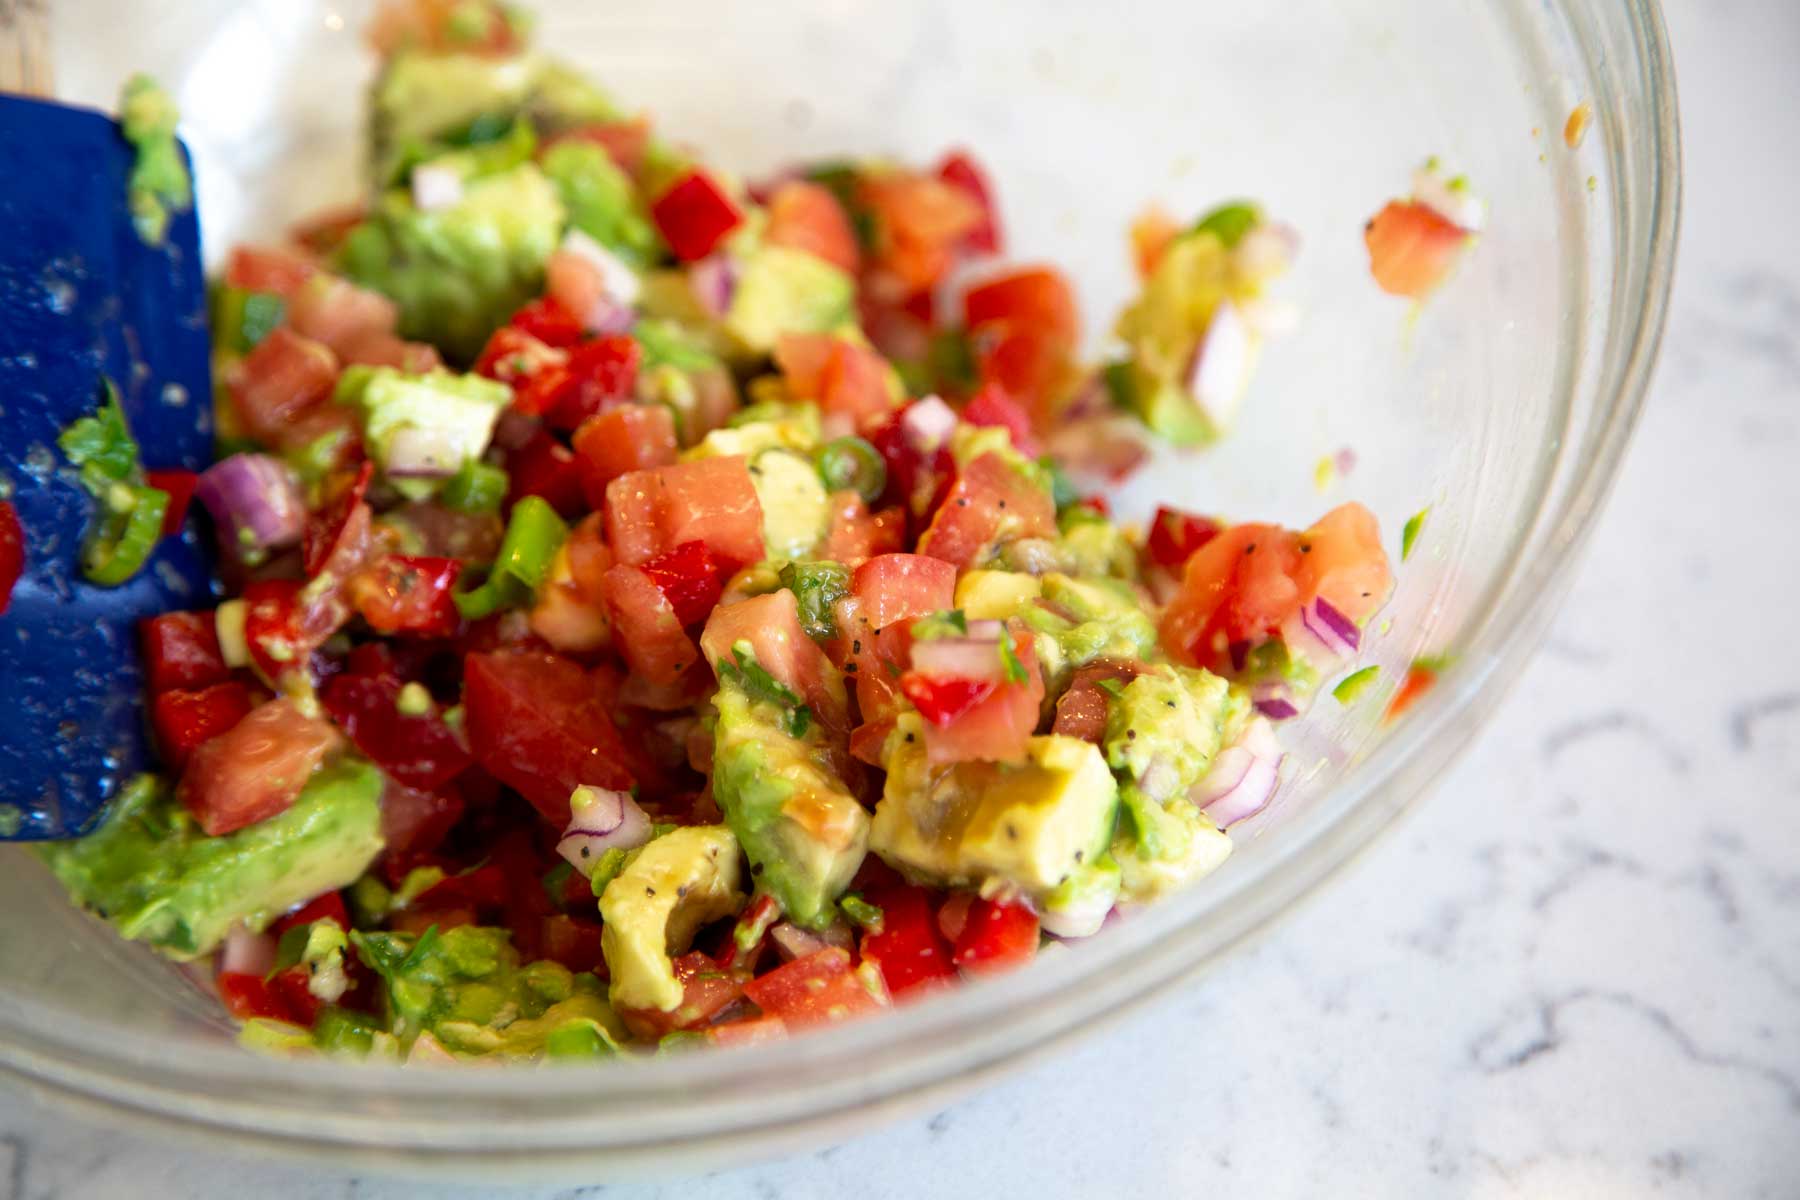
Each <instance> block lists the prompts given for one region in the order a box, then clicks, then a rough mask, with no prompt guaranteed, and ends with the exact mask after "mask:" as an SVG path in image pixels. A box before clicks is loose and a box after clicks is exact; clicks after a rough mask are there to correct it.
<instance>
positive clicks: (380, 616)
mask: <svg viewBox="0 0 1800 1200" xmlns="http://www.w3.org/2000/svg"><path fill="white" fill-rule="evenodd" d="M461 573H462V561H461V560H460V559H455V558H436V557H431V556H428V555H419V554H388V555H384V556H383V557H381V558H379V559H377V560H376V561H375V562H373V563H371V564H370V565H369V566H368V567H366V568H364V569H363V570H362V571H360V572H359V573H358V574H357V575H356V576H355V577H354V578H353V579H351V581H350V586H349V594H350V602H351V603H352V604H354V605H355V606H356V610H357V611H358V612H360V613H361V614H362V617H363V620H365V621H367V622H368V623H369V627H370V628H371V629H373V630H375V631H376V632H377V633H386V634H408V635H411V636H414V637H428V638H443V637H450V636H451V635H452V634H454V633H455V632H456V630H457V626H458V624H459V623H460V621H461V620H462V617H461V615H460V614H459V613H458V612H457V611H456V600H455V598H454V595H453V593H454V590H455V587H456V577H457V576H458V575H460V574H461Z"/></svg>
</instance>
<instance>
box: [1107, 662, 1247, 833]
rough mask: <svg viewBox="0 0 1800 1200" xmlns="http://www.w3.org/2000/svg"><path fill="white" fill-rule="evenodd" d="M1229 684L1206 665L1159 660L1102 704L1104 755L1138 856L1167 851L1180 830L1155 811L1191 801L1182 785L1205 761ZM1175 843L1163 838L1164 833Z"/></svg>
mask: <svg viewBox="0 0 1800 1200" xmlns="http://www.w3.org/2000/svg"><path fill="white" fill-rule="evenodd" d="M1230 690H1231V689H1230V687H1229V685H1228V684H1226V682H1225V681H1224V680H1223V679H1221V678H1219V677H1218V676H1217V675H1214V674H1212V673H1211V672H1210V671H1201V670H1190V669H1189V668H1186V667H1178V666H1159V667H1157V668H1155V669H1154V670H1152V671H1149V672H1147V673H1145V674H1142V675H1139V676H1138V677H1137V678H1135V679H1133V680H1132V681H1131V682H1130V683H1128V684H1126V685H1125V687H1124V689H1123V690H1122V691H1121V692H1120V693H1119V694H1118V696H1116V697H1115V698H1114V699H1113V700H1112V701H1111V702H1110V703H1109V704H1108V705H1107V710H1108V711H1107V718H1106V735H1105V739H1104V741H1103V743H1102V746H1103V749H1104V750H1105V753H1106V761H1107V764H1108V765H1109V766H1111V767H1112V769H1113V771H1114V772H1115V773H1116V774H1117V775H1118V778H1119V798H1120V801H1121V802H1122V803H1123V805H1124V806H1125V811H1126V812H1127V813H1129V814H1130V815H1131V819H1132V823H1133V826H1134V828H1135V830H1136V834H1137V839H1136V840H1137V851H1138V854H1139V855H1140V856H1142V855H1149V856H1150V857H1153V858H1160V857H1165V856H1174V855H1176V854H1177V850H1176V848H1175V846H1176V845H1179V844H1183V843H1184V839H1185V831H1184V830H1183V829H1182V828H1180V827H1171V826H1170V825H1169V823H1168V821H1167V820H1166V817H1165V814H1164V812H1163V811H1162V810H1164V809H1167V808H1170V807H1175V806H1179V807H1183V808H1187V807H1191V805H1189V803H1188V799H1187V794H1188V790H1189V789H1190V788H1192V787H1193V786H1194V784H1195V783H1197V782H1199V780H1200V777H1201V776H1202V775H1204V774H1205V773H1206V769H1207V767H1209V766H1211V765H1212V761H1213V757H1214V756H1215V755H1217V754H1218V752H1219V746H1220V745H1221V743H1222V739H1223V738H1224V736H1225V727H1226V723H1227V720H1228V718H1229V717H1230V715H1231V712H1232V705H1231V699H1230ZM1165 832H1167V833H1168V836H1169V837H1171V838H1174V839H1175V844H1174V845H1170V846H1165V845H1164V833H1165Z"/></svg>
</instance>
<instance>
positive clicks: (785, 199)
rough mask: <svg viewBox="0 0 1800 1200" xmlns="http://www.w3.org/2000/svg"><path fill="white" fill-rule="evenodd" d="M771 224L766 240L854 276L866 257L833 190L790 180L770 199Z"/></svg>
mask: <svg viewBox="0 0 1800 1200" xmlns="http://www.w3.org/2000/svg"><path fill="white" fill-rule="evenodd" d="M768 210H769V223H768V226H767V228H766V229H765V231H764V233H763V239H764V240H765V241H766V242H768V243H769V244H770V245H771V246H787V247H789V248H790V249H794V250H803V251H805V252H806V253H808V254H811V255H813V256H815V257H817V258H822V259H824V260H825V261H826V262H828V263H830V264H831V265H832V266H834V267H841V268H843V269H844V270H845V271H848V272H849V273H850V274H852V275H854V274H855V273H856V269H857V266H858V265H859V263H860V261H861V258H862V255H861V252H860V251H859V250H858V248H857V245H856V232H855V230H853V229H851V227H850V218H849V216H848V215H847V214H846V213H845V212H844V206H843V205H841V204H839V203H838V200H837V197H836V196H834V195H832V194H831V191H830V189H829V188H826V187H822V186H821V185H819V184H816V183H811V182H808V181H807V180H804V179H790V180H788V181H787V182H786V183H784V184H782V185H781V186H780V187H778V188H776V189H775V194H774V195H773V196H771V197H769V204H768Z"/></svg>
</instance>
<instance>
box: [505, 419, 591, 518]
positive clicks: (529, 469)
mask: <svg viewBox="0 0 1800 1200" xmlns="http://www.w3.org/2000/svg"><path fill="white" fill-rule="evenodd" d="M506 470H507V475H508V478H509V480H510V483H511V486H510V487H509V488H508V490H507V496H506V499H507V503H509V504H517V503H518V502H519V501H520V500H522V499H524V498H525V497H526V496H541V497H543V499H544V502H545V503H546V504H548V505H549V506H550V507H551V508H554V509H555V510H556V511H557V512H558V513H560V514H561V515H563V516H564V517H574V516H577V515H579V514H580V513H581V512H582V511H583V510H585V509H586V507H587V501H586V497H585V496H583V494H582V490H581V466H580V464H579V463H577V462H576V461H575V455H574V453H573V452H572V451H571V450H570V449H569V448H568V447H567V446H565V445H563V444H562V443H561V442H559V441H557V440H556V438H555V437H554V436H552V435H551V434H549V433H546V432H545V431H544V430H542V429H539V430H537V431H536V432H534V433H533V434H532V435H531V440H530V441H528V442H526V443H525V444H524V445H523V446H520V447H519V448H518V449H517V450H513V451H511V452H510V453H508V454H507V456H506Z"/></svg>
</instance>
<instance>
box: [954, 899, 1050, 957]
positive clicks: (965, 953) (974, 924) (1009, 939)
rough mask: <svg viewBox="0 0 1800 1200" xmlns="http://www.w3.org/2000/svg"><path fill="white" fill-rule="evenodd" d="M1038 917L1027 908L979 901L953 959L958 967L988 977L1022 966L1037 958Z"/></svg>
mask: <svg viewBox="0 0 1800 1200" xmlns="http://www.w3.org/2000/svg"><path fill="white" fill-rule="evenodd" d="M1037 947H1038V919H1037V914H1036V913H1034V912H1032V911H1031V909H1030V908H1029V907H1027V906H1026V905H1023V904H1018V903H1010V902H1007V901H1000V900H983V899H981V898H979V897H977V898H976V899H975V900H974V902H973V903H971V904H970V905H969V915H968V919H967V921H966V922H965V923H964V924H963V928H962V932H961V933H960V934H959V935H958V936H957V939H956V950H955V952H954V953H953V954H952V955H951V961H953V962H954V963H955V964H956V965H957V966H958V967H961V968H962V969H964V970H966V971H971V972H980V973H985V972H989V971H1002V970H1007V969H1010V968H1012V967H1017V966H1022V965H1023V964H1025V963H1027V962H1030V961H1031V959H1032V958H1034V957H1035V956H1036V955H1037Z"/></svg>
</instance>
